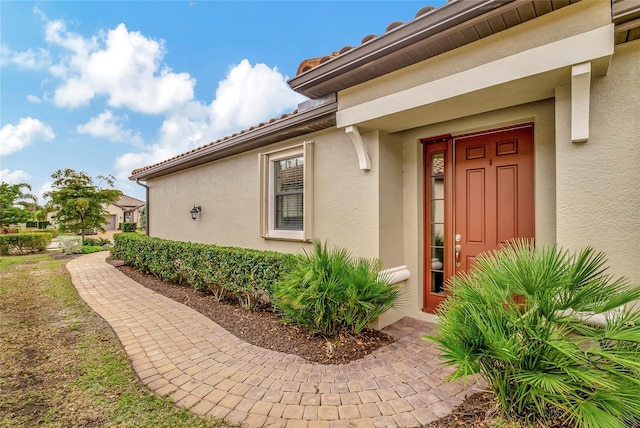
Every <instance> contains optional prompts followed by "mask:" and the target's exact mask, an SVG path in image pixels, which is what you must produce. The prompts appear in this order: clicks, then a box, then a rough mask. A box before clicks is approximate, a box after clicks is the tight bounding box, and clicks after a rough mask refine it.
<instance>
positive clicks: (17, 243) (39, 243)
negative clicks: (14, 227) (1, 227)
mask: <svg viewBox="0 0 640 428" xmlns="http://www.w3.org/2000/svg"><path fill="white" fill-rule="evenodd" d="M51 239H52V238H51V234H50V233H42V232H40V233H11V234H0V254H3V255H7V254H10V253H17V254H23V253H38V252H41V251H44V250H46V249H47V246H48V245H49V244H50V243H51Z"/></svg>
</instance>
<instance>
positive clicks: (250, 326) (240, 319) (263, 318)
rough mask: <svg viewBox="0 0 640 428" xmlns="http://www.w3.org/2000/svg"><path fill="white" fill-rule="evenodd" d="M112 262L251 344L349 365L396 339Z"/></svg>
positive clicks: (484, 401) (463, 409)
mask: <svg viewBox="0 0 640 428" xmlns="http://www.w3.org/2000/svg"><path fill="white" fill-rule="evenodd" d="M107 262H108V263H110V264H112V265H114V266H116V267H117V268H118V269H119V270H120V271H121V272H122V273H124V274H125V275H127V276H128V277H130V278H131V279H133V280H135V281H136V282H138V283H140V284H142V285H143V286H145V287H147V288H149V289H151V290H153V291H155V292H156V293H158V294H162V295H163V296H166V297H169V298H170V299H173V300H175V301H177V302H180V303H183V304H185V305H187V306H189V307H191V308H193V309H195V310H197V311H198V312H200V313H202V314H203V315H205V316H206V317H208V318H210V319H211V320H213V321H215V322H216V323H218V324H219V325H221V326H222V327H224V328H225V329H227V330H228V331H229V332H231V333H233V334H234V335H235V336H237V337H240V338H242V339H243V340H245V341H247V342H249V343H252V344H254V345H257V346H260V347H262V348H266V349H273V350H275V351H281V352H286V353H290V354H296V355H299V356H301V357H302V358H304V359H305V360H307V361H309V362H318V363H322V364H346V363H348V362H350V361H355V360H358V359H360V358H362V357H364V356H365V355H367V354H369V353H371V352H373V351H375V350H376V349H378V348H380V347H382V346H385V345H387V344H390V343H393V342H394V341H395V338H393V337H391V336H389V335H387V334H384V333H382V332H380V331H376V330H365V331H364V332H363V333H362V334H360V335H349V334H342V335H340V336H339V337H337V338H330V339H328V338H325V337H322V336H318V335H312V334H309V332H307V331H306V330H305V329H303V328H300V327H297V326H294V325H289V324H285V323H283V321H282V319H281V318H280V317H279V316H278V315H277V314H276V313H274V312H273V311H271V310H261V311H253V312H252V311H249V310H246V309H244V308H241V307H240V306H238V305H237V304H236V303H235V302H226V301H223V302H217V301H216V300H215V299H214V298H213V297H212V296H210V295H208V294H205V293H203V292H199V291H196V290H194V289H192V288H190V287H186V286H180V285H175V284H171V283H168V282H165V281H162V280H159V279H158V278H156V277H155V276H152V275H145V274H142V273H140V272H139V271H137V270H136V269H134V268H132V267H130V266H127V265H125V264H124V263H123V262H122V261H121V260H117V259H113V258H111V257H109V258H107ZM274 338H277V340H274ZM329 342H330V343H331V345H332V347H333V352H332V353H329V352H327V344H328V343H329ZM494 406H495V402H494V401H493V394H490V393H476V394H474V395H472V396H470V397H468V398H467V399H466V400H465V401H464V402H463V403H462V404H461V405H460V406H458V407H457V408H456V409H454V411H453V412H452V413H451V414H450V415H448V416H445V417H443V418H440V419H438V420H436V421H433V422H431V423H430V424H427V425H426V426H425V427H426V428H449V427H450V428H454V427H456V428H457V427H462V428H480V427H489V426H490V425H489V424H488V421H487V419H486V417H487V414H488V413H490V412H491V411H492V410H493V409H494ZM505 426H506V425H505Z"/></svg>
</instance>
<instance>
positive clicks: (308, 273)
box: [273, 240, 400, 336]
mask: <svg viewBox="0 0 640 428" xmlns="http://www.w3.org/2000/svg"><path fill="white" fill-rule="evenodd" d="M381 267H382V264H381V262H380V261H379V260H369V259H363V258H354V257H353V256H351V254H350V253H349V252H348V251H347V250H345V249H342V248H328V246H327V244H326V243H325V244H324V245H323V244H322V243H320V241H318V240H316V241H314V244H313V251H312V252H306V251H305V252H304V253H303V254H301V255H299V256H298V258H297V263H296V264H295V266H294V268H293V269H292V271H291V272H289V273H288V274H285V276H284V278H283V279H282V280H281V281H280V282H279V283H278V284H277V285H276V287H275V288H274V293H273V304H274V306H275V307H276V308H277V309H278V310H280V311H281V312H282V314H283V318H284V319H285V321H288V322H291V323H295V324H298V325H304V326H306V327H308V328H309V329H310V330H311V331H313V332H315V333H321V334H326V335H329V336H334V335H336V334H337V333H338V332H340V331H342V330H346V331H350V332H353V333H359V332H360V331H362V329H364V328H365V327H366V326H367V325H368V324H369V323H370V322H371V321H373V320H375V319H376V318H378V317H379V316H380V315H382V314H383V313H384V312H386V311H387V310H389V309H390V308H391V307H393V305H394V304H395V302H396V300H397V299H398V297H399V294H400V289H399V287H398V286H394V285H390V284H389V280H388V278H386V277H385V276H383V275H379V272H380V269H381Z"/></svg>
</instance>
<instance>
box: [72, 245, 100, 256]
mask: <svg viewBox="0 0 640 428" xmlns="http://www.w3.org/2000/svg"><path fill="white" fill-rule="evenodd" d="M100 251H105V249H104V247H99V246H96V245H83V246H82V247H80V248H79V249H78V250H76V253H78V254H91V253H97V252H100Z"/></svg>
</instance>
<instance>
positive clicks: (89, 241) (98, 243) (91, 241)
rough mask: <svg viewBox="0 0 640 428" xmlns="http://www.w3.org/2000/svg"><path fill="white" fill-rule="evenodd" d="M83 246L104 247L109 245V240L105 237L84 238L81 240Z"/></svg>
mask: <svg viewBox="0 0 640 428" xmlns="http://www.w3.org/2000/svg"><path fill="white" fill-rule="evenodd" d="M82 245H84V246H93V247H106V246H110V245H111V241H109V240H108V239H105V238H84V241H82Z"/></svg>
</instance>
